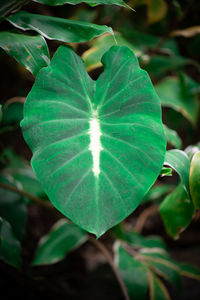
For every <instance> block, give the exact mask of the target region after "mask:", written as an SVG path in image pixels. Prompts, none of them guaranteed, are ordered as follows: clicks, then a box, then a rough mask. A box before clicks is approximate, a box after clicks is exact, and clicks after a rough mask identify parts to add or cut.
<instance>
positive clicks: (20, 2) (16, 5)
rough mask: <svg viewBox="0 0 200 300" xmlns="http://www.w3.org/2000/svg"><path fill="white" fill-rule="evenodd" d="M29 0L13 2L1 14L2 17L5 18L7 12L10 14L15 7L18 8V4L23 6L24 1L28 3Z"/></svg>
mask: <svg viewBox="0 0 200 300" xmlns="http://www.w3.org/2000/svg"><path fill="white" fill-rule="evenodd" d="M29 1H30V0H21V1H19V2H17V3H15V4H14V5H13V6H11V8H9V9H8V10H7V11H6V12H5V13H4V14H3V15H2V17H3V18H5V17H7V16H8V15H9V14H11V12H12V11H13V10H14V9H17V8H19V7H20V6H23V5H25V4H26V3H28V2H29Z"/></svg>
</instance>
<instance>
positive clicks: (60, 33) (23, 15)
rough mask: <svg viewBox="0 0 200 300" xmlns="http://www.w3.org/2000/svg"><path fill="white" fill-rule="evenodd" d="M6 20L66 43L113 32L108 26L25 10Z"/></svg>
mask: <svg viewBox="0 0 200 300" xmlns="http://www.w3.org/2000/svg"><path fill="white" fill-rule="evenodd" d="M7 20H8V21H9V22H10V23H11V24H13V25H14V26H15V27H17V28H19V29H22V30H34V31H36V32H38V33H39V34H41V35H43V36H44V37H45V38H47V39H50V40H59V41H62V42H66V43H80V42H85V41H89V40H91V39H92V38H94V37H96V36H99V35H101V34H103V33H111V34H112V33H113V32H112V29H111V28H110V27H108V26H104V25H95V24H92V23H87V22H83V21H77V20H68V19H62V18H56V17H50V16H44V15H37V14H31V13H29V12H26V11H20V12H18V13H17V14H14V15H12V16H10V17H9V18H7Z"/></svg>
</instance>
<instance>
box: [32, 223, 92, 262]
mask: <svg viewBox="0 0 200 300" xmlns="http://www.w3.org/2000/svg"><path fill="white" fill-rule="evenodd" d="M86 240H87V235H86V232H84V231H83V230H82V229H80V228H79V227H78V226H76V225H75V224H72V223H69V222H67V221H66V220H64V219H61V220H59V221H58V222H57V223H56V224H55V225H54V226H53V228H52V229H51V231H50V232H49V233H48V234H47V235H46V236H43V237H42V239H41V240H40V242H39V245H38V249H37V251H36V255H35V258H34V261H33V265H47V264H52V263H56V262H58V261H60V260H62V259H63V258H64V257H65V256H66V255H67V254H68V253H69V252H70V251H72V250H73V249H75V248H77V247H79V246H80V245H82V244H83V243H84V242H85V241H86Z"/></svg>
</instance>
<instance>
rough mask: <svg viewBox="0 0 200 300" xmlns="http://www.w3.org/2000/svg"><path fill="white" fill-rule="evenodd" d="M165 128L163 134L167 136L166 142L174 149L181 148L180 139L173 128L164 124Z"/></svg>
mask: <svg viewBox="0 0 200 300" xmlns="http://www.w3.org/2000/svg"><path fill="white" fill-rule="evenodd" d="M164 129H165V135H166V138H167V142H168V143H169V144H171V145H172V146H174V147H175V148H176V149H181V147H182V141H181V139H180V137H179V136H178V134H177V132H176V131H175V130H172V129H170V128H169V127H167V126H166V125H164Z"/></svg>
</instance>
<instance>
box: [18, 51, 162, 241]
mask: <svg viewBox="0 0 200 300" xmlns="http://www.w3.org/2000/svg"><path fill="white" fill-rule="evenodd" d="M102 62H103V65H104V72H103V73H102V74H101V75H100V76H99V78H98V80H97V81H96V82H95V81H93V80H92V79H91V78H90V77H89V75H88V74H87V72H86V70H85V66H84V63H83V61H82V60H81V58H80V57H79V56H77V55H76V54H75V53H74V51H73V50H72V49H70V48H67V47H60V48H59V49H58V51H57V53H56V54H55V56H54V58H53V59H52V62H51V64H50V66H49V67H47V68H45V69H43V70H41V72H40V73H39V74H38V76H37V79H36V82H35V84H34V86H33V88H32V91H31V93H30V94H29V96H28V98H27V101H26V103H25V110H24V116H25V118H24V120H23V121H22V129H23V134H24V137H25V140H26V142H27V143H28V145H29V146H30V148H31V149H32V151H33V158H32V166H33V169H34V171H35V173H36V175H37V176H38V178H39V180H40V182H41V184H42V186H43V188H44V190H45V192H46V193H47V195H48V196H49V198H50V200H51V201H52V202H53V204H54V205H55V206H56V207H57V208H58V209H59V210H60V211H61V212H62V213H63V214H64V215H66V216H67V217H68V218H70V219H71V220H72V221H73V222H75V223H77V224H78V225H80V226H81V227H82V228H84V229H85V230H87V231H89V232H92V233H95V234H96V235H97V236H101V235H102V234H103V233H104V232H105V231H106V230H108V229H109V228H111V227H112V226H114V225H116V224H117V223H119V222H120V221H122V220H123V219H124V218H125V217H126V216H128V215H129V214H130V213H131V212H132V211H133V210H134V209H135V208H136V207H137V206H138V204H139V203H140V202H141V200H142V198H143V197H144V195H145V193H146V192H147V190H148V189H149V188H150V186H151V185H152V184H153V182H154V181H155V180H156V178H157V176H158V175H159V172H160V169H161V167H162V164H163V160H164V154H165V146H166V140H165V135H164V130H163V126H162V121H161V107H160V102H159V99H158V98H157V95H156V94H155V92H154V89H153V87H152V84H151V81H150V79H149V76H148V75H147V73H146V72H145V71H144V70H142V69H140V67H139V64H138V62H137V59H136V57H135V56H134V54H133V52H132V51H131V50H130V49H128V48H127V47H119V46H114V47H112V48H111V49H110V50H109V51H108V52H107V53H106V54H105V55H104V57H103V61H102ZM36 132H37V134H35V133H36ZM144 166H146V168H144Z"/></svg>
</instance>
